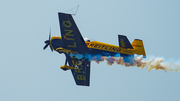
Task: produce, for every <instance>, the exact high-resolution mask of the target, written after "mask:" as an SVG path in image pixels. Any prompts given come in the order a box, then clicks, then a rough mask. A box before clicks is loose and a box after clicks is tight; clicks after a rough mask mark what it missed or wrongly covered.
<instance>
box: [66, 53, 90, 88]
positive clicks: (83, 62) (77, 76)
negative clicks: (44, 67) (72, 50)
mask: <svg viewBox="0 0 180 101" xmlns="http://www.w3.org/2000/svg"><path fill="white" fill-rule="evenodd" d="M65 55H66V59H67V61H68V63H69V66H71V67H77V69H71V72H72V75H73V77H74V80H75V82H76V84H77V85H81V86H89V84H90V61H88V59H84V58H83V59H78V58H76V57H70V56H69V55H68V54H65Z"/></svg>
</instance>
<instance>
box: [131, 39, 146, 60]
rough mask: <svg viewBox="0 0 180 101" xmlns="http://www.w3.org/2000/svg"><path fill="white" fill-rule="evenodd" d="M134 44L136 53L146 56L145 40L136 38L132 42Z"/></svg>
mask: <svg viewBox="0 0 180 101" xmlns="http://www.w3.org/2000/svg"><path fill="white" fill-rule="evenodd" d="M132 46H133V48H134V53H135V54H137V55H143V57H146V53H145V49H144V45H143V41H142V40H139V39H135V40H134V41H133V42H132Z"/></svg>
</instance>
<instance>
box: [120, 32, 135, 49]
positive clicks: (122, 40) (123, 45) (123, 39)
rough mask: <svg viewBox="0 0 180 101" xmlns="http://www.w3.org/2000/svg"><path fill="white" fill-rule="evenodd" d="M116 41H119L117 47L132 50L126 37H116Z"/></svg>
mask: <svg viewBox="0 0 180 101" xmlns="http://www.w3.org/2000/svg"><path fill="white" fill-rule="evenodd" d="M118 39H119V47H121V48H130V49H133V47H132V45H131V43H130V42H129V40H128V39H127V37H126V36H124V35H118Z"/></svg>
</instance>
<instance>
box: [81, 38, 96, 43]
mask: <svg viewBox="0 0 180 101" xmlns="http://www.w3.org/2000/svg"><path fill="white" fill-rule="evenodd" d="M84 41H87V42H91V41H96V40H94V39H91V38H84Z"/></svg>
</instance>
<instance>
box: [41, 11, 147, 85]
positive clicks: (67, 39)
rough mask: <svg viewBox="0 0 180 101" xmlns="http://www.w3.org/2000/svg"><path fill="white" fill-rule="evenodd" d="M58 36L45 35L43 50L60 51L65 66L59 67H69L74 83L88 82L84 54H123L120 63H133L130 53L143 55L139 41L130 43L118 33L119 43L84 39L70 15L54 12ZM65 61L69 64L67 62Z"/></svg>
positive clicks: (83, 83) (108, 55) (144, 54)
mask: <svg viewBox="0 0 180 101" xmlns="http://www.w3.org/2000/svg"><path fill="white" fill-rule="evenodd" d="M58 16H59V24H60V30H61V37H59V36H53V37H51V34H49V40H47V41H45V44H46V45H45V46H44V49H46V48H47V47H48V46H50V48H51V50H52V51H53V50H55V51H57V52H58V53H60V54H61V53H64V54H65V56H66V60H65V65H63V66H61V67H60V68H61V69H63V70H65V71H66V70H71V72H72V75H73V77H74V79H75V82H76V84H77V85H82V86H89V84H90V62H91V60H89V59H88V58H86V55H87V54H88V55H91V56H96V55H101V56H107V57H119V56H121V57H123V59H124V62H126V63H130V64H133V63H134V54H137V55H143V56H144V57H146V53H145V50H144V46H143V42H142V40H140V39H135V40H134V41H133V42H132V44H131V43H130V42H129V40H128V39H127V37H126V36H124V35H118V39H119V46H116V45H111V44H106V43H102V42H98V41H91V40H84V39H83V37H82V36H81V33H80V31H79V30H78V27H77V25H76V24H75V22H74V20H73V17H72V15H71V14H65V13H60V12H59V13H58ZM72 54H81V55H83V56H84V57H82V58H77V57H75V56H72ZM67 63H68V64H69V65H67Z"/></svg>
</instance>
